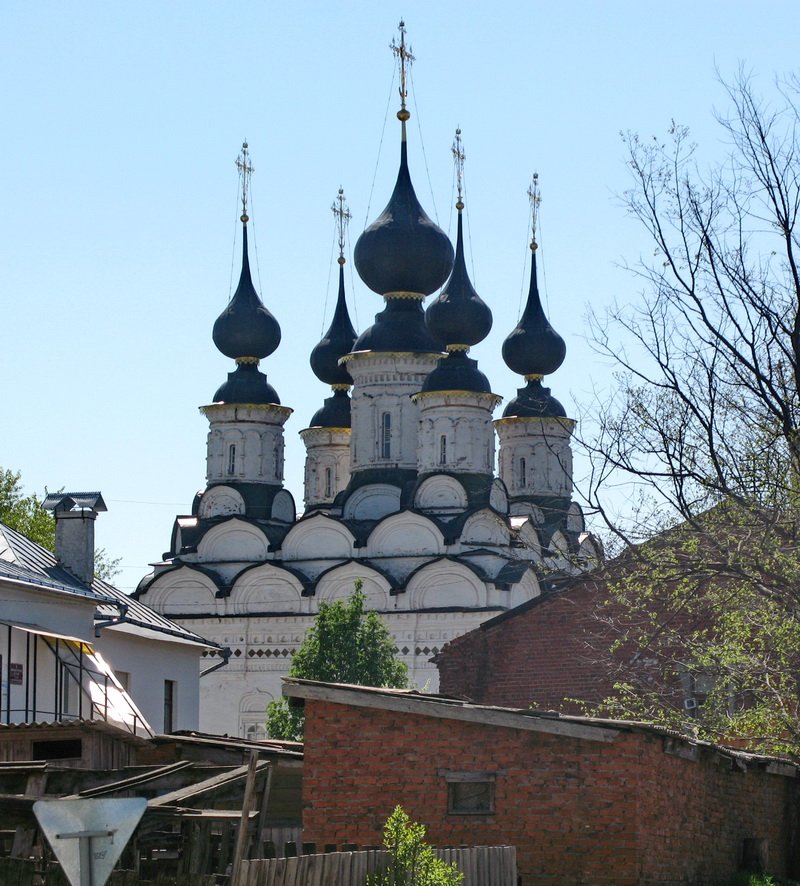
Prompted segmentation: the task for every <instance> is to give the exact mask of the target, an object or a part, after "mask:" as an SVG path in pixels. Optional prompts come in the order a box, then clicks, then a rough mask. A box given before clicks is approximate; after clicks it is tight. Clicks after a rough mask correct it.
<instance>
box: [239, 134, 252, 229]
mask: <svg viewBox="0 0 800 886" xmlns="http://www.w3.org/2000/svg"><path fill="white" fill-rule="evenodd" d="M236 168H237V169H238V170H239V176H240V177H241V179H242V218H241V220H242V222H243V223H244V224H247V222H248V221H250V218H249V216H248V215H247V192H248V191H249V190H250V176H251V175H252V174H253V173H254V172H255V169H253V166H252V164H251V163H250V151H249V150H248V144H247V140H246V139H245V141H243V142H242V150H241V151H240V152H239V156H238V157H237V158H236Z"/></svg>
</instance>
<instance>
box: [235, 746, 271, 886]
mask: <svg viewBox="0 0 800 886" xmlns="http://www.w3.org/2000/svg"><path fill="white" fill-rule="evenodd" d="M267 765H269V764H267ZM257 771H258V751H257V750H252V751H251V752H250V763H249V764H248V766H247V781H246V782H245V787H244V800H243V801H242V817H241V820H240V821H239V831H238V833H237V834H236V848H235V849H234V850H233V870H232V871H231V884H232V886H240V884H239V878H238V876H237V875H238V871H239V864H240V862H241V861H242V859H244V858H246V857H247V841H248V836H249V834H248V830H249V828H248V820H249V817H250V810H251V808H252V806H253V795H254V793H255V790H256V774H257Z"/></svg>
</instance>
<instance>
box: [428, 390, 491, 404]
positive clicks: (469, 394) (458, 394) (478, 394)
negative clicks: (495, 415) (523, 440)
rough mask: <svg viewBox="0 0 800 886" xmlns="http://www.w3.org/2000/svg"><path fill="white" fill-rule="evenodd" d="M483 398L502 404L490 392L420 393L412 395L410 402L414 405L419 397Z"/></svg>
mask: <svg viewBox="0 0 800 886" xmlns="http://www.w3.org/2000/svg"><path fill="white" fill-rule="evenodd" d="M439 396H441V397H484V398H486V399H487V400H492V399H493V400H495V401H496V403H495V405H497V403H502V402H503V398H502V397H501V396H500V395H499V394H493V393H492V392H491V391H420V392H419V393H418V394H412V395H411V400H412V402H414V403H416V402H417V400H418V399H419V398H420V397H439Z"/></svg>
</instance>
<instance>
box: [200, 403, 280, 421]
mask: <svg viewBox="0 0 800 886" xmlns="http://www.w3.org/2000/svg"><path fill="white" fill-rule="evenodd" d="M198 408H199V410H200V412H201V413H202V414H203V415H208V411H209V410H214V411H215V412H221V411H222V410H223V409H258V410H261V411H263V412H277V413H278V414H279V415H285V416H286V418H288V417H289V416H290V415H291V414H292V413H293V412H294V409H292V408H291V406H281V404H280V403H225V402H223V401H220V402H219V403H209V404H208V405H207V406H200V407H198Z"/></svg>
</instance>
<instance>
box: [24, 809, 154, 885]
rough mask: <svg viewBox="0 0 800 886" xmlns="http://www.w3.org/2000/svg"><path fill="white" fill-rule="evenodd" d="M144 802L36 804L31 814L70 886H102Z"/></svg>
mask: <svg viewBox="0 0 800 886" xmlns="http://www.w3.org/2000/svg"><path fill="white" fill-rule="evenodd" d="M146 808H147V800H145V799H143V798H142V797H134V798H131V799H123V800H111V799H109V800H105V799H104V800H37V801H36V802H35V803H34V804H33V813H34V815H35V816H36V818H37V820H38V822H39V827H41V829H42V832H43V833H44V835H45V836H46V837H47V840H48V842H49V843H50V845H51V846H52V848H53V852H54V853H55V855H56V858H57V859H58V860H59V862H60V864H61V867H62V868H63V870H64V873H65V874H66V875H67V879H68V880H69V882H70V883H71V884H72V886H84V884H85V883H91V884H92V886H103V884H104V883H105V882H106V880H107V879H108V877H109V875H110V874H111V871H112V870H113V868H114V865H115V864H116V863H117V859H118V858H119V857H120V855H122V850H123V849H124V848H125V846H126V845H127V842H128V840H130V838H131V835H132V834H133V832H134V831H135V830H136V825H137V824H139V820H140V819H141V817H142V816H143V815H144V811H145V809H146Z"/></svg>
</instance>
